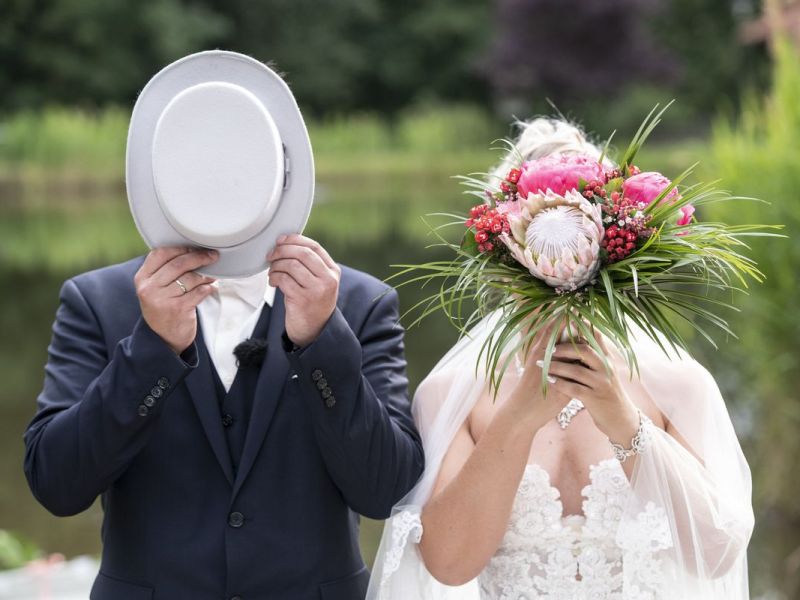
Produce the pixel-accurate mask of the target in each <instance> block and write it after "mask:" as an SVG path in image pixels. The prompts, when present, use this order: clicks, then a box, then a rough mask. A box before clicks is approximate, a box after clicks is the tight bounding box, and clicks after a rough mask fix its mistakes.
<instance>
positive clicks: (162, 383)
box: [158, 377, 169, 390]
mask: <svg viewBox="0 0 800 600" xmlns="http://www.w3.org/2000/svg"><path fill="white" fill-rule="evenodd" d="M158 387H160V388H161V389H162V390H165V389H167V388H168V387H169V379H167V378H166V377H159V378H158Z"/></svg>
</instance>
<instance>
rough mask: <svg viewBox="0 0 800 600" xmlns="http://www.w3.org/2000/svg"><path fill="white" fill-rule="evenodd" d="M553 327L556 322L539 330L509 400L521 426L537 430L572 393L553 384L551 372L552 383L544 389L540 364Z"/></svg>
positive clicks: (558, 410) (550, 418) (553, 379)
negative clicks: (556, 387) (569, 393)
mask: <svg viewBox="0 0 800 600" xmlns="http://www.w3.org/2000/svg"><path fill="white" fill-rule="evenodd" d="M554 327H555V325H551V326H548V327H544V328H543V329H542V330H541V331H540V332H539V333H537V334H536V337H535V338H534V340H533V342H532V344H531V347H530V349H529V350H528V355H527V357H526V358H525V365H524V368H523V370H522V373H521V374H520V376H519V381H517V384H516V386H515V387H514V390H513V391H512V392H511V395H510V396H509V400H508V407H509V410H512V411H515V412H516V413H517V417H518V419H519V424H520V426H521V427H524V428H525V429H526V430H528V431H530V432H532V433H534V434H535V433H536V432H537V431H539V429H541V428H542V427H543V426H544V425H545V424H546V423H548V422H549V421H550V420H553V419H555V418H556V415H558V413H559V412H560V411H561V409H562V408H564V405H566V404H567V402H569V400H570V399H569V397H567V396H564V394H562V393H560V391H559V390H556V389H554V388H553V383H555V382H556V379H555V377H554V376H553V375H552V373H551V374H550V375H549V376H548V382H549V384H550V385H549V387H548V390H547V394H544V393H543V392H542V368H541V364H543V363H542V361H543V360H544V355H545V350H546V349H547V342H548V340H549V339H550V336H551V335H552V333H553V328H554ZM551 371H552V366H551Z"/></svg>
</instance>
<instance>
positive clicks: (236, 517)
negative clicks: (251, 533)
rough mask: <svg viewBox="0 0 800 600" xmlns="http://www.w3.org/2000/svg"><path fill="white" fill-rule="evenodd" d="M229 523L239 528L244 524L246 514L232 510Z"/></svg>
mask: <svg viewBox="0 0 800 600" xmlns="http://www.w3.org/2000/svg"><path fill="white" fill-rule="evenodd" d="M228 525H230V526H231V527H234V528H236V529H238V528H239V527H241V526H242V525H244V515H243V514H242V513H240V512H232V513H231V514H230V515H229V516H228Z"/></svg>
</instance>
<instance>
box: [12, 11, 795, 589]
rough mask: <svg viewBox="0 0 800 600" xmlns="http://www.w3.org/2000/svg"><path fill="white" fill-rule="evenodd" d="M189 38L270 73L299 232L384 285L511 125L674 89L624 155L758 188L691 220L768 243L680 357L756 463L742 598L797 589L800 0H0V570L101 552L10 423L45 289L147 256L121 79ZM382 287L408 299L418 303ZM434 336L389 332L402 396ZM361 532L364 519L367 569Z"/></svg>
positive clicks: (127, 99) (15, 416)
mask: <svg viewBox="0 0 800 600" xmlns="http://www.w3.org/2000/svg"><path fill="white" fill-rule="evenodd" d="M209 48H225V49H230V50H236V51H239V52H244V53H247V54H250V55H252V56H254V57H256V58H258V59H260V60H263V61H271V62H273V63H274V64H275V65H276V66H277V68H278V69H279V70H280V71H282V72H283V73H284V74H285V77H286V79H287V81H288V82H289V83H290V85H291V86H292V88H293V90H294V93H295V95H296V97H297V100H298V102H299V103H300V105H301V107H302V109H303V111H304V114H305V115H306V118H307V121H308V123H309V129H310V134H311V140H312V144H313V146H314V151H315V156H316V161H317V170H318V182H317V184H318V195H317V199H316V205H315V208H314V211H313V214H312V217H311V221H310V223H309V226H308V229H307V233H308V235H310V236H312V237H315V238H316V239H318V240H319V241H320V242H322V243H323V244H324V245H325V246H326V247H327V248H328V250H329V251H330V253H331V254H332V255H333V256H334V257H335V258H336V259H337V260H339V261H341V262H344V263H347V264H349V265H351V266H354V267H357V268H360V269H363V270H366V271H368V272H370V273H373V274H375V275H376V276H378V277H381V278H384V277H387V276H388V275H390V274H391V272H392V269H391V267H390V265H391V264H396V263H400V262H423V261H427V260H433V259H436V258H437V257H439V255H440V254H441V253H438V254H437V251H436V250H428V249H426V248H425V246H426V245H427V244H429V243H431V241H432V239H431V237H430V236H429V235H428V233H427V231H428V229H427V226H426V225H425V224H424V223H423V222H422V220H421V217H422V216H424V215H425V214H426V213H431V212H439V211H442V210H451V211H465V210H466V209H467V208H468V207H469V205H470V201H469V198H468V197H466V196H463V195H462V194H461V190H460V189H459V186H458V184H457V182H456V181H454V180H453V179H452V178H451V176H452V175H455V174H459V173H468V172H472V171H485V170H487V169H488V168H489V167H490V166H491V165H492V164H493V163H494V162H496V161H497V160H498V159H499V156H498V155H497V154H496V153H494V152H492V151H491V150H489V146H490V145H491V141H492V140H493V139H496V138H500V137H504V136H510V135H513V128H512V127H511V126H510V124H511V122H512V121H513V119H514V118H515V117H517V118H528V117H531V116H534V115H539V114H549V115H552V114H555V113H554V108H553V106H555V107H557V109H558V111H560V112H561V113H563V114H564V115H566V116H567V117H569V118H572V119H574V120H576V121H578V122H580V123H582V124H583V126H584V127H585V128H586V129H587V130H588V131H589V132H590V133H591V134H592V135H593V136H595V137H596V138H597V139H598V140H601V141H602V140H604V139H605V138H606V137H607V136H608V135H609V134H610V133H611V131H612V130H613V129H616V130H618V131H617V134H616V137H615V140H616V141H617V142H618V143H619V145H620V146H621V145H623V143H624V142H625V140H626V139H627V136H629V135H630V134H631V133H632V132H633V131H635V129H636V127H637V126H638V124H639V122H640V121H641V120H642V118H643V117H644V116H645V115H646V113H647V112H648V111H649V110H650V109H651V108H652V107H653V105H654V104H655V103H657V102H661V103H663V102H666V101H669V100H671V99H673V98H675V99H676V100H677V102H676V103H675V105H674V106H673V107H672V108H671V109H670V110H669V112H668V114H667V116H666V118H665V119H664V122H663V124H662V126H661V127H660V128H659V130H658V131H657V132H656V134H655V137H654V139H653V140H652V142H651V143H650V145H649V147H647V148H646V150H645V152H644V153H643V154H642V155H641V156H640V158H639V160H638V164H639V165H640V166H641V167H642V168H643V169H645V170H660V171H662V172H663V173H665V174H666V175H668V176H676V175H677V174H678V173H679V172H680V171H682V170H683V168H684V167H685V166H688V165H689V164H691V163H693V162H695V161H696V160H699V161H700V165H699V167H698V170H697V174H696V177H697V178H698V179H702V180H709V179H721V180H722V183H721V185H722V186H723V187H725V188H727V189H729V190H731V191H733V192H734V193H736V194H741V195H752V196H758V197H760V198H764V199H766V200H769V201H770V202H771V203H772V204H771V206H766V205H763V204H753V203H750V204H748V203H730V204H728V205H725V206H724V207H721V208H719V209H715V212H713V213H711V212H706V213H705V214H699V215H698V216H699V218H700V219H712V218H720V219H725V220H728V221H733V222H748V221H749V222H765V223H783V224H785V225H786V226H787V233H788V234H789V236H790V239H787V240H771V241H765V242H763V243H758V244H756V245H755V246H754V248H753V252H754V254H755V255H756V256H757V258H758V260H759V262H760V263H761V266H762V268H763V270H764V271H765V272H766V274H767V277H768V279H767V282H766V284H765V285H763V286H760V287H758V288H755V289H753V290H751V294H750V295H747V296H745V295H741V296H740V297H739V298H737V303H738V305H739V306H740V307H741V309H742V311H741V312H740V313H735V314H731V315H728V317H729V319H730V320H731V322H732V323H733V329H734V330H735V331H736V332H737V333H738V335H739V339H738V340H736V339H725V338H724V337H722V336H718V337H717V339H718V340H719V342H720V344H719V349H718V350H715V349H714V348H712V347H711V346H710V345H709V344H708V343H706V342H704V341H702V340H699V339H698V340H695V341H693V346H692V347H693V352H694V353H695V355H696V356H697V357H698V359H699V360H700V361H701V362H702V363H703V364H705V365H706V366H708V368H709V369H710V370H711V371H712V373H713V374H714V375H715V376H716V377H717V380H718V382H719V383H720V386H721V387H722V388H723V391H724V393H725V396H726V398H727V401H728V404H729V407H730V410H731V412H732V414H733V417H734V421H735V425H736V427H737V430H738V432H739V435H740V438H741V440H742V443H743V446H744V448H745V452H746V454H747V456H748V459H749V461H750V464H751V467H752V469H753V474H754V503H755V508H756V518H757V522H756V523H757V525H756V531H755V534H754V539H753V541H752V544H751V546H750V565H751V580H752V584H751V588H752V594H753V597H759V598H770V599H776V600H777V599H794V598H800V476H798V475H797V474H796V465H797V460H798V456H800V435H798V432H800V429H798V423H799V422H800V402H798V389H800V344H799V343H798V340H799V339H800V318H798V316H797V314H796V313H795V311H796V310H797V307H798V303H797V295H796V292H797V289H798V285H797V279H798V276H799V275H800V241H798V238H797V235H796V234H797V232H798V226H800V2H798V1H789V0H768V1H766V2H765V3H763V4H762V3H761V2H759V1H758V0H661V1H657V0H617V1H615V2H608V1H603V2H601V1H598V0H493V1H492V0H489V1H487V0H435V1H428V2H425V1H422V0H404V1H402V2H397V1H396V0H395V1H389V0H336V1H335V2H334V1H333V0H255V1H254V0H140V1H138V2H130V1H129V0H2V1H0V289H2V294H0V381H2V385H0V477H1V479H0V481H1V482H2V483H1V484H0V569H11V568H14V567H20V566H21V565H24V564H26V563H28V562H29V561H31V560H33V559H36V558H42V557H46V556H48V555H51V554H52V553H63V554H64V555H65V556H67V557H68V558H69V557H74V556H78V555H84V554H88V555H96V554H97V553H98V551H99V548H100V537H99V528H100V523H101V511H100V509H99V506H95V507H94V508H92V509H91V510H90V511H88V512H86V513H84V514H82V515H80V516H77V517H72V518H68V519H56V518H54V517H52V516H50V515H49V514H48V513H47V512H46V511H44V509H42V508H41V507H39V506H38V505H37V504H36V503H35V501H34V500H33V498H32V496H31V495H30V493H29V491H28V487H27V485H26V483H25V480H24V476H23V473H22V460H23V444H22V432H23V430H24V428H25V426H26V424H27V422H28V421H29V419H30V418H31V417H32V416H33V413H34V410H35V400H36V395H37V393H38V391H39V389H40V386H41V382H42V377H43V369H42V367H43V364H44V361H45V359H46V349H47V343H48V340H49V337H50V326H51V324H52V320H53V316H54V313H55V309H56V307H57V300H58V290H59V287H60V285H61V283H62V282H63V280H64V279H65V278H67V277H70V276H72V275H74V274H77V273H79V272H82V271H85V270H88V269H91V268H94V267H99V266H102V265H106V264H109V263H112V262H117V261H122V260H125V259H127V258H129V257H132V256H135V255H137V254H141V253H143V252H144V251H145V247H144V245H143V243H142V241H141V240H140V238H139V236H138V234H137V232H136V230H135V228H134V225H133V221H132V219H131V217H130V215H129V212H128V208H127V201H126V197H125V190H124V181H123V177H124V153H125V136H126V130H127V125H128V119H129V114H130V109H131V107H132V105H133V102H134V101H135V98H136V94H137V91H138V90H140V89H141V88H142V87H143V86H144V84H145V83H146V82H147V81H148V79H149V78H150V77H151V76H152V75H153V74H154V73H155V72H156V71H157V70H158V69H159V68H160V67H162V66H164V65H165V64H167V63H168V62H171V61H172V60H174V59H176V58H179V57H180V56H183V55H185V54H188V53H190V52H194V51H197V50H202V49H209ZM551 103H552V104H551ZM709 210H710V209H709ZM401 297H402V300H403V302H404V304H405V307H406V308H408V307H410V306H411V305H412V304H413V303H414V302H415V300H416V299H418V298H420V297H421V293H420V292H419V291H418V290H414V289H411V288H408V289H405V290H403V292H402V294H401ZM455 336H456V332H455V331H454V330H453V329H452V328H451V327H450V326H449V325H448V324H447V323H445V322H444V321H443V320H442V319H437V318H431V319H430V320H428V321H426V322H425V323H423V325H422V326H420V327H418V328H415V329H412V330H411V331H409V333H408V337H407V357H408V361H409V373H410V377H411V381H412V386H415V385H416V384H417V383H418V382H419V381H420V379H421V378H422V377H423V376H424V374H425V373H426V372H427V371H428V370H429V369H430V368H431V367H432V366H433V364H434V362H435V361H436V359H437V358H438V357H439V356H441V355H442V354H443V352H444V351H445V350H446V349H447V348H448V347H449V346H450V345H451V344H452V343H453V341H454V339H455ZM379 531H380V524H379V523H373V522H367V523H365V524H364V527H363V532H362V537H363V542H364V545H363V548H364V555H365V559H366V560H367V561H368V562H371V560H372V556H373V554H374V552H375V548H376V543H377V539H378V535H379ZM37 564H41V562H40V563H37Z"/></svg>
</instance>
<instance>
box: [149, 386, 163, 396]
mask: <svg viewBox="0 0 800 600" xmlns="http://www.w3.org/2000/svg"><path fill="white" fill-rule="evenodd" d="M150 395H151V396H152V397H153V398H161V396H163V395H164V390H162V389H161V388H160V387H158V386H157V385H156V386H153V389H152V390H150Z"/></svg>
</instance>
